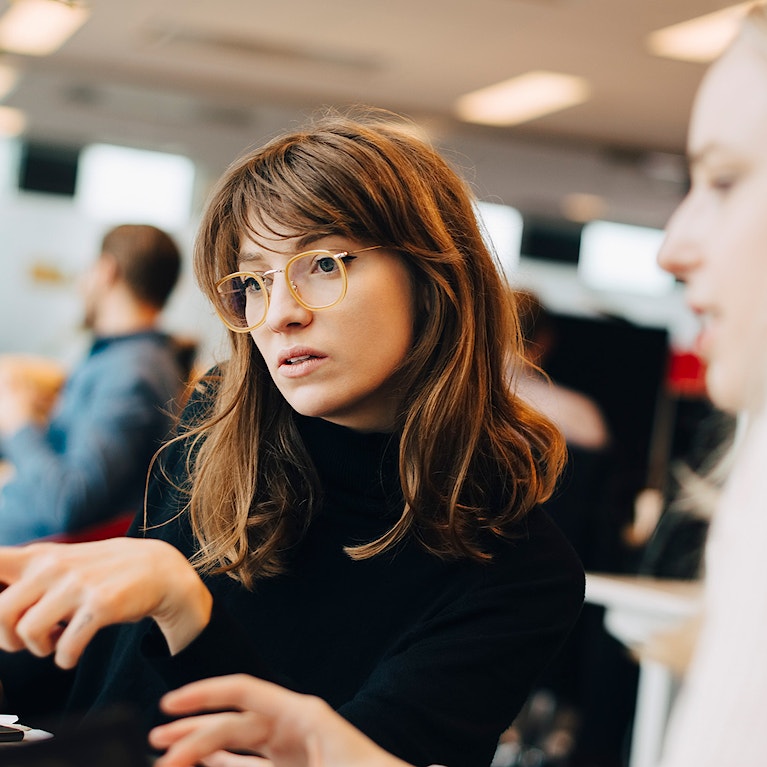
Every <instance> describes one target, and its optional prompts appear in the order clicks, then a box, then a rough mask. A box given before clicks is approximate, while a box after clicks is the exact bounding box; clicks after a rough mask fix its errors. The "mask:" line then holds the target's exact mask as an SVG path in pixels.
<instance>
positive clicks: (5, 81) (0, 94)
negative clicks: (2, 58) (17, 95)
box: [0, 64, 19, 99]
mask: <svg viewBox="0 0 767 767" xmlns="http://www.w3.org/2000/svg"><path fill="white" fill-rule="evenodd" d="M18 79H19V75H18V72H17V71H16V70H15V69H14V68H13V67H6V66H3V65H2V64H0V99H4V98H5V97H6V96H7V95H8V94H9V93H10V92H11V91H12V90H13V89H14V88H15V87H16V81H17V80H18Z"/></svg>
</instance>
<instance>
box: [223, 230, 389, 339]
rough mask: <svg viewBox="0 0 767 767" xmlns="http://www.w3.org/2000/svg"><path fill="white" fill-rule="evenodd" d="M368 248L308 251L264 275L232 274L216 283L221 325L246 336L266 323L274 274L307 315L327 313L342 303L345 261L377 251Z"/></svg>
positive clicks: (378, 246) (345, 277)
mask: <svg viewBox="0 0 767 767" xmlns="http://www.w3.org/2000/svg"><path fill="white" fill-rule="evenodd" d="M381 247H383V246H382V245H371V246H370V247H369V248H361V249H360V250H355V251H353V252H352V251H347V250H344V251H341V252H340V253H333V252H331V251H329V250H307V251H306V252H305V253H299V254H298V255H296V256H293V258H291V259H290V260H289V261H288V263H287V264H285V268H284V269H269V270H268V271H266V272H234V273H233V274H228V275H227V276H226V277H223V278H222V279H220V280H219V281H218V282H217V283H216V291H217V293H218V297H217V301H216V302H215V306H214V308H215V310H216V313H217V314H218V316H219V317H220V318H221V319H222V321H223V323H224V325H226V326H227V327H228V328H229V329H230V330H233V331H234V332H235V333H249V332H250V331H251V330H255V329H256V328H257V327H259V326H260V325H263V324H264V322H265V321H266V313H267V312H268V311H269V296H270V295H271V292H272V285H273V283H274V275H275V274H280V273H282V274H284V275H285V282H286V284H287V286H288V290H290V293H291V295H292V296H293V298H294V299H295V301H296V302H297V303H298V304H300V305H301V306H303V307H304V309H309V310H310V311H313V312H316V311H319V310H321V309H330V308H331V307H333V306H337V305H338V304H340V303H341V301H343V299H344V296H345V295H346V288H347V285H348V282H349V277H348V273H347V271H346V261H347V260H350V259H353V258H354V257H355V256H356V255H357V254H358V253H364V252H366V251H368V250H376V249H377V248H381Z"/></svg>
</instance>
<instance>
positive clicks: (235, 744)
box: [151, 713, 268, 767]
mask: <svg viewBox="0 0 767 767" xmlns="http://www.w3.org/2000/svg"><path fill="white" fill-rule="evenodd" d="M191 721H192V725H193V726H191V727H184V726H181V725H179V726H177V727H175V728H171V727H170V726H167V729H165V728H161V729H165V731H164V733H163V732H160V733H159V736H158V735H156V734H155V732H153V735H154V737H153V738H151V742H152V744H153V745H159V743H162V741H163V740H164V738H166V737H175V736H177V735H179V733H182V732H183V734H182V735H180V737H178V739H176V740H175V741H174V742H173V743H171V745H170V747H169V748H168V751H167V753H166V754H165V756H164V757H163V758H162V759H161V760H160V761H159V762H158V763H157V764H158V767H186V765H191V764H196V763H197V762H199V761H200V760H202V759H204V758H206V757H209V756H210V755H211V754H214V753H216V752H218V751H221V750H223V749H234V750H238V751H244V750H247V751H257V750H258V749H259V748H260V747H261V745H262V743H263V740H264V737H265V736H266V734H267V732H268V730H267V728H266V727H265V726H264V720H263V717H258V716H256V715H253V714H250V713H244V714H242V713H224V714H209V715H207V716H202V717H194V718H193V719H192V720H191ZM174 724H175V723H174ZM158 741H159V742H158Z"/></svg>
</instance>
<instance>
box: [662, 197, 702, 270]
mask: <svg viewBox="0 0 767 767" xmlns="http://www.w3.org/2000/svg"><path fill="white" fill-rule="evenodd" d="M699 229H700V227H699V226H697V225H696V216H695V211H694V208H693V206H692V204H691V200H690V199H689V198H687V199H686V200H685V201H684V202H682V204H681V205H680V206H679V207H678V208H677V209H676V211H675V212H674V214H673V215H672V216H671V218H670V220H669V222H668V224H667V226H666V236H665V238H664V240H663V243H662V245H661V247H660V250H659V251H658V266H660V268H661V269H664V270H665V271H667V272H670V273H671V274H673V275H674V276H675V277H676V278H677V279H680V280H685V279H686V278H687V276H688V275H689V274H690V272H691V271H692V270H694V269H695V268H696V267H697V266H698V265H699V264H700V262H701V259H702V256H703V251H702V245H703V243H702V241H701V239H702V235H703V232H701V231H699Z"/></svg>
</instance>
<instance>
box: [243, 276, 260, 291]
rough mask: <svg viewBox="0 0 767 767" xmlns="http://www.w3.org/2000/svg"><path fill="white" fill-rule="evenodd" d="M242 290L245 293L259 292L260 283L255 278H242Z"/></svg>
mask: <svg viewBox="0 0 767 767" xmlns="http://www.w3.org/2000/svg"><path fill="white" fill-rule="evenodd" d="M242 289H243V291H244V292H245V293H258V292H260V291H261V283H260V282H259V281H258V280H257V279H256V278H255V277H243V279H242Z"/></svg>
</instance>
